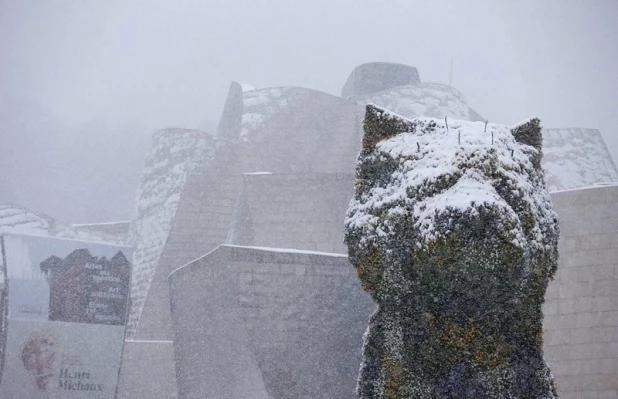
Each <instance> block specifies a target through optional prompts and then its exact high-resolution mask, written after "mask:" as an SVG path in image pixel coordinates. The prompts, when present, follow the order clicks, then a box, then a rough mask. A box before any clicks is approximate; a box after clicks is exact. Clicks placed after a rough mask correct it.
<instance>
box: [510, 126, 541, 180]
mask: <svg viewBox="0 0 618 399" xmlns="http://www.w3.org/2000/svg"><path fill="white" fill-rule="evenodd" d="M511 134H512V135H513V137H514V138H515V141H517V142H518V143H521V144H526V145H529V146H532V147H534V148H536V149H537V151H538V154H537V155H535V156H533V157H532V159H531V161H532V163H533V165H534V167H535V168H537V169H538V168H540V167H541V158H543V134H542V133H541V121H540V120H539V118H531V119H529V120H527V121H526V122H523V123H520V124H517V125H515V126H513V127H511Z"/></svg>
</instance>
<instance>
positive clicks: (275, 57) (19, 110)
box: [0, 0, 618, 223]
mask: <svg viewBox="0 0 618 399" xmlns="http://www.w3.org/2000/svg"><path fill="white" fill-rule="evenodd" d="M617 15H618V2H616V1H612V0H606V1H587V2H581V1H543V2H536V1H520V2H510V1H466V2H459V1H422V2H420V1H419V2H410V1H400V0H397V1H390V2H385V3H383V4H378V3H375V2H369V1H359V0H354V1H353V0H345V1H344V0H336V1H313V2H289V1H282V0H276V1H235V2H229V1H214V0H213V1H197V0H195V1H188V0H185V1H174V2H172V1H162V0H157V1H137V0H125V1H105V2H94V1H68V0H45V1H42V0H32V1H19V0H3V1H0V59H1V60H2V63H1V64H0V138H1V140H2V145H1V146H0V168H2V170H3V173H2V174H1V175H0V200H2V201H4V202H13V203H18V204H20V205H23V206H26V207H29V208H31V209H34V210H37V211H41V212H45V213H48V214H50V215H51V216H54V217H57V218H59V219H61V220H64V221H66V222H71V223H85V222H100V221H110V220H126V219H129V218H130V217H131V213H132V211H133V209H132V206H133V200H134V196H135V189H136V186H137V182H138V179H139V176H140V174H141V168H142V166H143V162H144V156H145V153H146V151H147V150H148V146H149V142H150V136H151V134H152V133H153V132H154V131H156V130H158V129H161V128H165V127H170V126H174V127H186V128H199V129H203V130H205V131H207V132H210V133H215V130H216V126H217V124H218V121H219V116H220V114H221V111H222V108H223V104H224V102H225V98H226V94H227V90H228V86H229V83H230V81H233V80H235V81H240V82H243V83H248V84H251V85H253V86H255V87H258V88H264V87H271V86H284V85H292V86H301V87H309V88H313V89H317V90H321V91H324V92H327V93H330V94H334V95H339V93H340V89H341V87H342V86H343V84H344V82H345V79H346V77H347V76H348V74H349V73H350V71H351V70H352V69H353V68H354V67H355V66H356V65H359V64H361V63H363V62H369V61H388V62H399V63H404V64H407V65H414V66H416V67H417V68H418V70H419V72H420V75H421V79H422V81H424V82H439V83H446V84H448V83H449V81H451V80H452V85H453V86H454V87H455V88H457V89H458V90H460V91H461V92H462V93H463V94H464V95H465V96H466V98H467V100H468V103H469V104H470V106H471V107H473V108H474V109H475V110H477V111H478V112H479V113H480V114H481V115H483V116H484V117H485V118H487V119H489V121H491V122H496V123H505V124H510V123H514V122H517V121H519V120H522V119H524V118H527V117H530V116H538V117H540V118H541V121H542V123H543V125H544V126H546V127H589V128H597V129H600V130H601V133H602V134H603V137H604V138H605V141H606V143H607V145H608V147H609V150H610V152H611V153H612V155H613V156H614V158H616V156H617V155H618V138H617V137H616V135H615V127H614V124H613V122H614V121H613V120H612V118H611V117H612V112H614V111H615V110H616V109H618V99H617V97H616V93H617V92H618V79H616V69H615V68H616V65H617V61H618V46H616V42H617V39H618V28H617V27H616V24H615V17H616V16H617ZM451 61H452V74H451V73H450V72H451V71H450V67H451Z"/></svg>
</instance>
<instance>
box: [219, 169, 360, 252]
mask: <svg viewBox="0 0 618 399" xmlns="http://www.w3.org/2000/svg"><path fill="white" fill-rule="evenodd" d="M352 179H353V177H352V175H351V174H334V173H332V174H285V175H273V174H266V175H264V174H248V175H245V176H244V178H243V191H242V195H241V200H240V203H239V207H238V210H237V214H236V217H235V221H234V224H233V230H232V232H231V234H230V236H229V239H228V243H230V244H237V245H250V246H259V247H279V248H296V249H304V250H311V251H323V252H334V253H342V254H345V253H347V249H346V247H345V245H344V244H343V217H344V215H345V212H346V209H347V206H348V202H349V201H350V198H351V197H352V195H353V194H354V187H353V185H352Z"/></svg>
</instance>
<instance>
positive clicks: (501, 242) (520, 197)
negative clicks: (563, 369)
mask: <svg viewBox="0 0 618 399" xmlns="http://www.w3.org/2000/svg"><path fill="white" fill-rule="evenodd" d="M364 130H365V133H364V137H363V145H362V150H361V153H360V155H359V157H358V160H357V167H356V182H355V184H356V195H355V197H354V199H353V200H352V201H351V203H350V208H349V210H348V213H347V216H346V221H345V223H346V236H345V240H346V243H347V245H348V251H349V256H350V261H351V262H352V264H353V265H354V266H355V268H356V269H357V272H358V276H359V278H360V280H361V282H362V285H363V288H364V289H365V290H366V291H367V292H369V293H370V294H371V296H372V298H373V299H374V300H375V301H376V302H377V304H378V309H377V310H376V312H375V313H374V314H373V315H372V317H371V319H370V322H369V327H368V330H367V332H366V334H365V342H364V347H363V364H362V365H361V370H360V376H359V381H358V387H357V391H358V395H359V397H361V398H474V399H484V398H486V399H498V398H518V399H529V398H534V399H545V398H555V397H557V395H556V392H555V388H554V383H553V379H552V377H551V374H550V371H549V368H548V367H547V365H546V363H545V361H544V359H543V352H542V319H543V315H542V311H541V305H542V303H543V300H544V299H543V297H544V295H545V290H546V288H547V284H548V282H549V280H550V279H551V278H552V276H553V274H554V273H555V271H556V267H557V260H558V251H557V243H558V235H559V232H558V222H557V218H556V214H555V213H554V211H553V209H552V205H551V201H550V198H549V193H548V191H547V189H546V187H545V182H544V175H543V170H542V169H541V157H542V151H541V147H542V136H541V127H540V124H539V120H538V119H531V120H528V121H526V122H523V123H521V124H519V125H516V126H513V127H507V126H501V125H494V124H485V123H480V122H467V121H451V120H446V119H445V120H440V119H433V118H417V119H406V118H403V117H400V116H397V115H394V114H392V113H389V112H388V111H386V110H382V109H380V108H378V107H375V106H373V105H368V106H367V111H366V115H365V121H364Z"/></svg>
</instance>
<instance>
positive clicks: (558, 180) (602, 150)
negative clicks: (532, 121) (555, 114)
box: [543, 128, 618, 192]
mask: <svg viewBox="0 0 618 399" xmlns="http://www.w3.org/2000/svg"><path fill="white" fill-rule="evenodd" d="M543 167H544V169H545V180H546V182H547V187H548V188H549V191H552V192H553V191H561V190H567V189H574V188H582V187H587V186H591V185H594V184H603V183H614V182H618V171H617V170H616V165H615V164H614V161H613V160H612V157H611V155H610V154H609V151H608V150H607V147H606V146H605V142H604V141H603V137H602V136H601V132H599V131H598V130H596V129H581V128H563V129H543Z"/></svg>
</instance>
